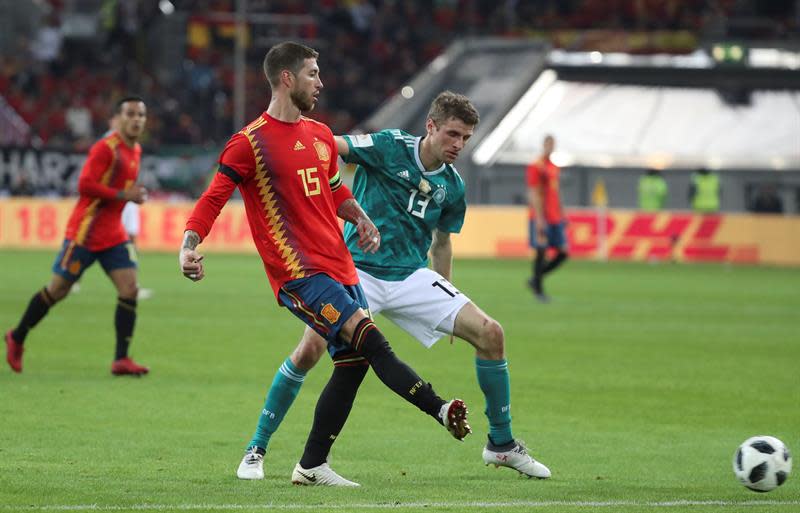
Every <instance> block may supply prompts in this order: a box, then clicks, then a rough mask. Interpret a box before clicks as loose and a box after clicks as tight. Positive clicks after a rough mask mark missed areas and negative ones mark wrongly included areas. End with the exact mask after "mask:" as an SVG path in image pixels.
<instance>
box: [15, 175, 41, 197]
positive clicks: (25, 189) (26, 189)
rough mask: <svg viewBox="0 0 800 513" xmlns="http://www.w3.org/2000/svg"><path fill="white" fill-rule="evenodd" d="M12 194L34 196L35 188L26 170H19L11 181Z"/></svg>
mask: <svg viewBox="0 0 800 513" xmlns="http://www.w3.org/2000/svg"><path fill="white" fill-rule="evenodd" d="M9 192H10V193H11V195H12V196H35V195H36V188H35V187H34V186H33V184H32V183H31V180H30V177H29V176H28V171H27V170H24V169H23V170H21V171H20V173H19V174H18V175H17V177H16V179H14V180H13V181H12V183H11V187H10V191H9Z"/></svg>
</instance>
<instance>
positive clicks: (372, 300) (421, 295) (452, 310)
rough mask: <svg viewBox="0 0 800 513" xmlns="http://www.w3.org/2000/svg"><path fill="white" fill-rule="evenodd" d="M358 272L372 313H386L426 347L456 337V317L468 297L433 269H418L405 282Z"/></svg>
mask: <svg viewBox="0 0 800 513" xmlns="http://www.w3.org/2000/svg"><path fill="white" fill-rule="evenodd" d="M356 270H357V271H358V278H359V280H360V281H361V288H362V289H363V291H364V295H366V296H367V301H368V302H369V311H370V314H371V315H373V316H375V315H377V314H383V316H384V317H386V318H387V319H389V320H390V321H392V322H393V323H395V324H397V325H398V326H400V327H401V328H403V330H405V331H406V332H408V333H409V334H410V335H411V336H412V337H414V338H416V339H417V340H419V341H420V342H421V343H422V345H423V346H425V347H431V346H432V345H433V344H435V343H436V341H437V340H439V339H440V338H442V337H443V336H444V335H449V334H452V333H453V327H454V326H455V322H456V315H458V312H459V311H460V310H461V308H462V307H463V306H464V305H465V304H467V303H469V298H468V297H467V296H465V295H464V294H462V293H461V292H459V290H458V289H457V288H455V287H454V286H453V285H452V284H451V283H450V282H449V281H447V280H445V279H444V278H443V277H442V275H440V274H439V273H437V272H436V271H433V270H431V269H427V268H425V269H417V270H416V271H414V273H413V274H412V275H411V276H409V277H408V278H406V279H405V280H403V281H385V280H380V279H378V278H375V277H374V276H372V275H370V274H368V273H366V272H364V271H362V270H361V269H356Z"/></svg>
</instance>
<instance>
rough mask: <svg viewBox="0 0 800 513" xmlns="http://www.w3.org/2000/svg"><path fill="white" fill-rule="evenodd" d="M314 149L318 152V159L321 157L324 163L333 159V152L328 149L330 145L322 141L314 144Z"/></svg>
mask: <svg viewBox="0 0 800 513" xmlns="http://www.w3.org/2000/svg"><path fill="white" fill-rule="evenodd" d="M314 149H315V150H317V157H319V159H320V160H322V161H328V160H330V159H331V150H330V149H329V148H328V145H327V144H325V143H324V142H322V141H317V142H315V143H314Z"/></svg>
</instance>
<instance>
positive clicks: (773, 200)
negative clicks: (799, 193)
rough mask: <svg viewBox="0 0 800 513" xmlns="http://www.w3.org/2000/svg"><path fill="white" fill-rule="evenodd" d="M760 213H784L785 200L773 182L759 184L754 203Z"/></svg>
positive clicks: (754, 208) (753, 207) (755, 208)
mask: <svg viewBox="0 0 800 513" xmlns="http://www.w3.org/2000/svg"><path fill="white" fill-rule="evenodd" d="M752 210H753V212H758V213H759V214H783V200H782V199H781V197H780V195H779V194H778V190H777V188H776V187H775V185H773V184H763V185H759V186H758V189H757V190H756V196H755V199H754V200H753V205H752Z"/></svg>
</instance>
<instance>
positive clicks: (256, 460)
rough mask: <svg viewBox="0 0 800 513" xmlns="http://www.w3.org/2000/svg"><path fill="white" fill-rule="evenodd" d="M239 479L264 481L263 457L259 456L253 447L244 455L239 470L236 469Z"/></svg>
mask: <svg viewBox="0 0 800 513" xmlns="http://www.w3.org/2000/svg"><path fill="white" fill-rule="evenodd" d="M236 477H238V478H239V479H264V455H263V454H259V453H258V451H256V448H255V447H251V448H250V449H248V450H247V452H246V453H244V457H243V458H242V462H241V463H239V468H238V469H236Z"/></svg>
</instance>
